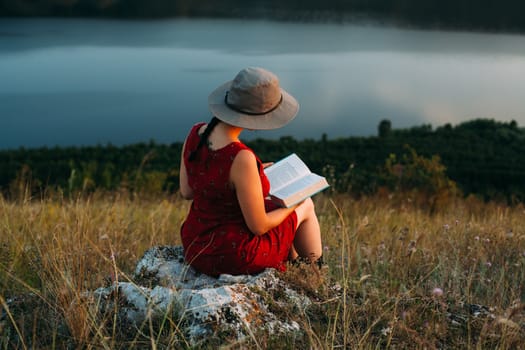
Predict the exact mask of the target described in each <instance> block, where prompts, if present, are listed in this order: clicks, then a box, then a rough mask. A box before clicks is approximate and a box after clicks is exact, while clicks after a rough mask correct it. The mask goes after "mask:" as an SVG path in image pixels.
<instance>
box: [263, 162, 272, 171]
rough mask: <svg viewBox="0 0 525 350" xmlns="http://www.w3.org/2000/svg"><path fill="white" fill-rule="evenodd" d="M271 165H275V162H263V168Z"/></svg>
mask: <svg viewBox="0 0 525 350" xmlns="http://www.w3.org/2000/svg"><path fill="white" fill-rule="evenodd" d="M270 165H273V162H266V163H262V166H263V169H266V168H268V167H269V166H270Z"/></svg>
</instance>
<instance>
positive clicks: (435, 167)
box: [0, 119, 525, 201]
mask: <svg viewBox="0 0 525 350" xmlns="http://www.w3.org/2000/svg"><path fill="white" fill-rule="evenodd" d="M247 144H248V145H249V146H250V147H252V148H253V149H254V150H255V151H256V152H257V154H258V155H259V156H260V158H261V159H263V160H264V161H273V160H277V159H279V158H281V157H283V156H285V155H287V154H289V153H291V152H295V153H297V154H298V155H299V156H301V158H303V159H304V160H305V162H306V163H307V164H308V165H309V166H310V168H311V169H312V170H314V171H316V172H319V173H323V174H324V175H325V176H327V177H328V178H329V180H332V187H333V188H334V189H335V190H336V191H338V192H350V193H352V194H353V195H357V196H359V195H362V194H372V193H376V192H377V191H378V190H380V189H381V188H384V187H387V188H390V189H393V188H392V186H394V185H396V183H394V182H396V181H397V184H400V183H403V184H404V186H405V187H406V186H407V181H408V180H410V181H412V180H413V179H408V178H407V177H406V176H407V175H406V174H407V172H405V173H404V174H405V175H403V176H405V177H404V178H401V177H399V176H398V177H399V178H398V179H397V180H396V179H393V178H392V177H393V175H395V174H394V173H395V171H394V170H393V169H394V167H395V166H396V164H397V165H398V167H397V168H396V169H398V170H399V169H401V168H404V169H409V168H410V167H411V168H414V167H415V168H417V164H416V163H418V162H419V163H418V164H426V165H420V166H419V167H426V168H427V169H426V170H425V169H420V172H421V174H419V175H418V174H416V175H412V177H414V176H417V177H419V178H421V177H422V176H427V177H430V178H431V177H432V176H434V175H433V174H434V173H440V172H442V173H443V174H444V175H445V176H446V177H447V178H449V179H450V180H452V181H454V182H456V184H457V186H458V188H459V189H460V190H461V192H462V193H463V194H464V195H468V194H475V195H479V196H481V197H483V198H484V199H507V200H509V201H523V200H525V182H524V181H523V178H525V129H523V128H520V127H519V126H518V125H517V123H516V122H514V121H512V122H509V123H505V122H497V121H494V120H487V119H478V120H472V121H468V122H465V123H461V124H459V125H456V126H452V125H449V124H447V125H444V126H441V127H438V128H436V129H435V130H433V129H432V127H431V126H429V125H422V126H417V127H413V128H410V129H392V128H391V123H390V122H389V121H387V120H385V121H383V122H382V123H381V124H380V125H379V128H378V136H373V137H347V138H337V139H328V138H327V137H326V135H322V137H321V138H320V139H318V140H315V139H304V140H296V139H294V138H293V137H289V136H288V137H282V138H280V139H278V140H267V139H257V140H253V141H249V142H247ZM181 147H182V145H181V143H173V144H170V145H166V144H159V143H156V142H154V141H150V142H149V143H139V144H134V145H128V146H122V147H117V146H113V145H98V146H92V147H65V148H59V147H55V148H36V149H25V148H20V149H13V150H3V151H0V191H1V192H2V193H3V194H4V195H5V196H10V195H16V194H17V191H21V190H25V189H26V187H27V185H29V187H30V188H31V189H32V191H33V192H34V193H35V194H36V193H39V192H43V191H49V190H51V189H60V190H61V191H64V192H65V193H73V192H76V191H83V192H86V191H87V192H90V191H94V190H96V189H102V190H115V189H119V190H129V191H141V192H148V193H160V192H175V191H176V190H177V188H178V166H179V162H180V150H181ZM421 161H426V163H421ZM399 167H401V168H399ZM440 167H443V169H442V170H441V168H440ZM425 171H426V173H425ZM423 173H424V174H423ZM430 178H429V179H428V181H433V180H432V179H430ZM394 180H395V181H394ZM410 181H409V183H408V185H409V187H410V186H411V187H412V188H416V189H417V187H421V186H428V184H424V183H422V182H421V179H419V180H417V179H415V180H414V181H412V182H410ZM425 181H426V180H424V181H423V182H425ZM428 181H427V182H428ZM432 186H433V185H432Z"/></svg>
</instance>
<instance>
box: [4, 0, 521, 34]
mask: <svg viewBox="0 0 525 350" xmlns="http://www.w3.org/2000/svg"><path fill="white" fill-rule="evenodd" d="M524 6H525V5H523V2H522V1H520V0H504V1H501V0H500V1H496V0H482V1H477V2H475V3H474V2H472V1H470V0H446V1H444V0H441V1H438V0H426V1H417V0H392V1H380V0H368V1H364V0H346V1H341V0H325V1H314V0H303V1H277V0H242V1H241V0H223V1H220V2H217V1H216V0H176V1H173V0H150V1H145V0H127V1H116V0H106V1H99V0H79V1H64V0H44V1H33V0H0V15H4V16H5V15H8V16H66V17H72V16H84V17H85V16H92V17H117V18H164V17H203V16H206V17H236V18H272V19H279V20H329V21H334V20H335V21H344V20H347V19H352V18H363V17H364V18H367V17H373V18H376V19H380V20H387V21H388V20H389V21H395V22H397V23H408V24H410V25H418V26H422V27H448V28H450V27H452V28H470V29H482V30H510V31H523V29H525V27H524V25H525V11H524V10H525V8H524Z"/></svg>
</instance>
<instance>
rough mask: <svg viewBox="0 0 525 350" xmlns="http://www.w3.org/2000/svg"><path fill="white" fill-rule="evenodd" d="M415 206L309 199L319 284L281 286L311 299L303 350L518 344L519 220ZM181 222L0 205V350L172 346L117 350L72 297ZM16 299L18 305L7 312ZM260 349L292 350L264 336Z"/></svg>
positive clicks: (116, 212) (52, 202)
mask: <svg viewBox="0 0 525 350" xmlns="http://www.w3.org/2000/svg"><path fill="white" fill-rule="evenodd" d="M416 203H420V201H417V200H410V199H409V198H406V197H403V196H401V195H394V196H390V197H389V196H380V197H374V198H363V199H360V200H354V199H352V198H350V197H348V196H333V197H328V196H318V197H316V206H317V211H318V214H319V219H320V223H321V226H322V231H323V236H324V245H325V258H326V260H327V262H328V264H329V266H330V274H329V275H328V276H321V277H322V281H323V283H321V284H320V283H319V281H320V280H319V278H320V277H319V275H317V276H316V275H315V274H312V275H311V278H312V281H311V283H306V284H305V283H304V281H305V280H304V275H303V277H294V275H293V274H294V273H297V271H292V270H291V271H290V272H288V274H289V275H288V276H287V278H288V279H289V280H292V281H293V280H294V278H295V280H296V281H297V282H298V283H297V285H298V286H299V287H300V284H301V283H302V284H303V285H305V287H304V288H305V289H308V286H310V287H311V286H315V291H312V290H309V291H308V292H310V293H318V301H317V303H316V304H315V305H314V306H313V307H312V309H310V310H305V311H304V315H299V319H301V320H302V321H301V322H302V324H303V326H304V328H305V330H306V335H307V337H306V341H307V343H308V346H309V347H312V348H325V349H337V348H351V349H369V348H393V349H395V348H403V349H404V348H427V349H433V348H502V349H507V348H508V349H510V348H515V347H519V346H521V344H524V343H525V312H524V304H523V303H524V302H525V290H524V288H525V268H524V267H525V209H524V208H523V206H515V207H509V206H506V205H502V204H496V203H482V202H480V201H478V200H476V199H473V198H470V199H465V200H451V201H449V203H447V206H446V207H443V208H441V209H440V210H437V211H436V212H434V213H433V214H429V213H428V211H426V210H424V209H421V208H422V206H421V205H419V204H416ZM187 209H188V203H187V202H184V201H182V200H180V199H177V198H171V199H166V198H158V199H151V198H150V199H147V200H146V199H140V198H134V199H131V198H129V197H125V196H119V195H117V194H112V195H108V194H106V195H93V196H90V197H89V198H80V199H75V200H69V199H67V200H66V199H61V198H58V199H56V198H55V199H44V200H32V201H30V200H23V199H21V200H19V201H16V202H8V201H6V200H4V199H2V198H0V232H1V235H0V309H2V313H3V316H2V320H1V321H0V347H1V348H11V347H18V348H26V347H27V348H32V347H36V348H38V347H47V348H62V347H64V346H73V347H83V348H94V347H96V348H99V347H103V348H108V349H109V348H141V347H156V346H158V347H160V348H162V347H168V346H169V345H170V344H171V345H172V346H173V344H178V346H184V340H183V339H181V335H180V334H178V333H177V329H175V328H170V327H165V329H163V331H162V333H161V332H157V333H155V332H154V331H153V332H150V335H149V338H148V337H142V338H139V337H136V338H134V339H131V340H129V339H126V340H123V339H120V338H119V336H118V334H117V333H118V332H117V330H115V329H111V328H110V327H106V324H105V320H100V319H97V318H96V317H95V315H94V312H93V311H92V310H91V309H90V307H89V306H88V305H87V303H85V302H84V301H83V299H82V295H83V291H86V290H93V289H96V288H98V287H100V286H103V285H107V284H108V283H110V282H111V281H112V280H114V279H115V278H117V276H119V278H126V277H125V276H126V274H129V273H130V272H132V269H133V268H134V265H135V263H136V261H137V260H138V259H139V258H140V256H141V255H142V254H143V252H144V251H145V250H146V249H147V248H148V247H151V246H153V245H159V244H170V245H173V244H179V242H180V241H179V234H178V232H179V227H180V224H181V222H182V220H183V219H184V217H185V214H186V211H187ZM327 279H328V280H330V283H328V282H326V280H327ZM313 280H315V281H313ZM327 285H330V288H328V287H327ZM334 285H335V286H337V288H334ZM323 288H325V289H323ZM327 288H328V289H327ZM31 293H32V294H31ZM21 296H24V297H21ZM17 298H26V299H25V300H21V301H20V303H18V304H17V303H16V300H18V299H17ZM8 299H10V300H11V303H10V305H11V308H8V307H7V302H6V300H8ZM28 299H30V302H29V301H28ZM13 300H15V302H13ZM13 324H15V325H16V327H13V326H12V325H13ZM7 330H9V332H8V331H7ZM152 334H153V335H152ZM260 343H261V344H268V345H269V346H270V345H271V346H272V347H275V348H294V347H295V346H296V345H297V344H294V343H293V341H290V340H289V339H288V340H287V341H281V340H275V339H272V337H271V335H267V338H266V339H260ZM230 345H231V347H233V348H236V347H240V348H242V347H249V346H250V344H249V343H245V344H241V345H235V344H230ZM301 345H304V344H301Z"/></svg>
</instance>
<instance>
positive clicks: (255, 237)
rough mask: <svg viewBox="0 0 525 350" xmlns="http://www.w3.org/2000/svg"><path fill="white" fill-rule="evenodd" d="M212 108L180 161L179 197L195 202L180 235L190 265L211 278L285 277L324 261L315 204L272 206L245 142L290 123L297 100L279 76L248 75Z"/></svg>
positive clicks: (212, 100) (220, 91)
mask: <svg viewBox="0 0 525 350" xmlns="http://www.w3.org/2000/svg"><path fill="white" fill-rule="evenodd" d="M208 102H209V108H210V110H211V112H212V113H213V118H212V119H211V121H210V122H209V123H207V124H206V123H198V124H196V125H194V126H193V128H192V129H191V131H190V132H189V134H188V136H187V138H186V141H185V143H184V147H183V151H182V157H181V159H182V160H181V165H180V192H181V194H182V196H183V197H184V198H186V199H192V200H193V203H192V205H191V209H190V211H189V214H188V217H187V218H186V221H185V222H184V224H183V226H182V228H181V238H182V244H183V247H184V255H185V259H186V261H187V262H188V263H189V264H190V265H191V266H193V267H194V268H195V269H196V270H198V271H200V272H202V273H205V274H208V275H212V276H217V275H219V274H222V273H227V274H232V275H238V274H253V273H258V272H260V271H262V270H264V269H265V268H269V267H271V268H276V269H278V270H281V271H284V270H285V268H286V265H285V264H286V261H288V260H295V259H297V258H303V259H305V260H307V261H310V262H315V261H318V259H319V258H320V257H321V254H322V245H321V233H320V228H319V222H318V220H317V216H316V213H315V210H314V205H313V202H312V200H311V199H306V200H304V201H303V202H301V203H300V204H297V205H295V206H293V207H291V208H278V207H277V206H275V205H273V204H272V203H271V201H270V200H269V199H267V196H268V192H269V188H270V186H269V182H268V179H267V178H266V176H265V174H264V172H263V167H264V166H263V163H262V162H261V161H260V160H259V158H258V157H257V156H256V155H255V153H254V152H253V151H252V150H251V149H250V148H248V147H247V146H246V145H245V144H243V143H242V142H241V141H240V140H239V135H240V134H241V132H242V131H243V130H244V129H249V130H265V129H275V128H279V127H282V126H284V125H285V124H287V123H288V122H290V121H291V120H292V119H293V118H294V117H295V116H296V114H297V112H298V110H299V105H298V103H297V101H296V100H295V99H294V98H293V97H292V96H291V95H290V94H288V93H287V92H286V91H284V90H283V89H281V88H280V86H279V80H278V78H277V77H276V76H275V75H274V74H273V73H271V72H269V71H267V70H265V69H262V68H246V69H243V70H241V71H240V72H239V73H238V74H237V76H236V77H235V79H234V80H233V81H229V82H227V83H225V84H223V85H221V86H220V87H218V88H217V89H216V90H215V91H213V92H212V93H211V95H210V96H209V98H208ZM318 262H319V261H318Z"/></svg>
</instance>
